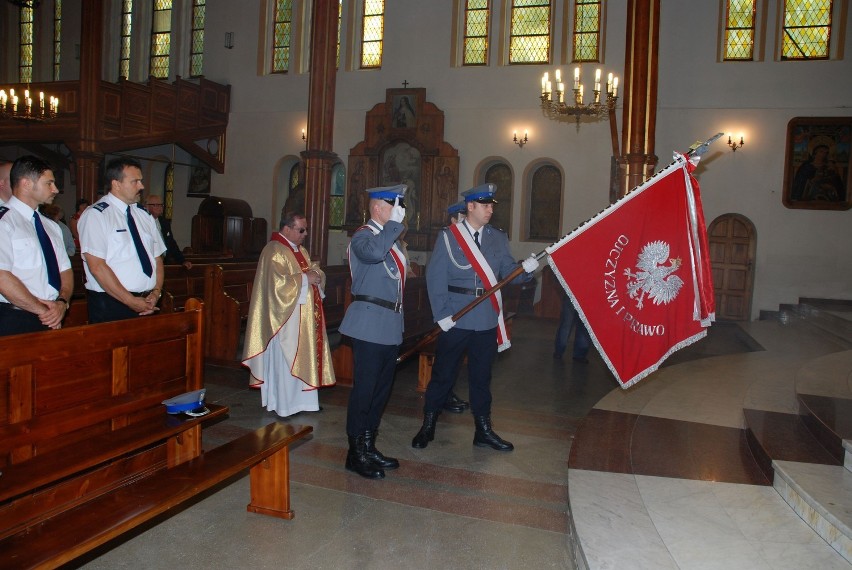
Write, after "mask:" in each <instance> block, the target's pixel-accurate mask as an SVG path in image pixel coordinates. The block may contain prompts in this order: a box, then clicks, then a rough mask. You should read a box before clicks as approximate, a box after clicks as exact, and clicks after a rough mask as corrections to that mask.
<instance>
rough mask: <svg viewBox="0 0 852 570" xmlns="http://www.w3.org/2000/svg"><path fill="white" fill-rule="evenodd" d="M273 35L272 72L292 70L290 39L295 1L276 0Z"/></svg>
mask: <svg viewBox="0 0 852 570" xmlns="http://www.w3.org/2000/svg"><path fill="white" fill-rule="evenodd" d="M273 21H274V23H273V36H272V73H287V71H289V70H290V39H291V38H292V33H293V2H292V1H291V0H275V14H274V17H273Z"/></svg>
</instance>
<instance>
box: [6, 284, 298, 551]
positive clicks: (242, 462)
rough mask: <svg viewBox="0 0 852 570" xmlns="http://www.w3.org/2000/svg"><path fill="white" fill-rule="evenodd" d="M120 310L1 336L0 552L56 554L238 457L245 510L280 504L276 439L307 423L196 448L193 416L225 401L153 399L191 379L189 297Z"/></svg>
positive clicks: (199, 371) (285, 476)
mask: <svg viewBox="0 0 852 570" xmlns="http://www.w3.org/2000/svg"><path fill="white" fill-rule="evenodd" d="M127 324H128V323H127V321H120V322H115V323H104V324H98V325H87V326H80V327H68V328H63V329H60V330H56V331H48V332H40V333H32V334H26V335H16V336H9V337H4V340H3V343H0V394H4V395H5V397H4V398H0V470H2V475H0V561H3V564H2V565H3V566H8V567H15V568H24V567H26V568H29V567H33V566H37V567H55V566H57V565H59V564H62V563H64V562H67V561H68V560H71V559H73V558H75V557H77V556H79V555H80V554H82V553H84V552H86V551H88V550H90V549H91V548H94V547H95V546H97V545H99V544H103V543H104V542H105V541H107V540H109V539H110V538H112V537H115V536H118V535H119V534H121V533H123V532H125V531H126V530H129V529H131V528H133V527H135V526H137V525H139V524H141V523H143V522H145V521H147V520H149V519H150V518H152V517H154V516H156V515H157V514H159V513H162V512H164V511H166V510H167V509H169V508H171V507H172V506H174V505H177V504H179V503H180V502H182V501H185V500H186V499H188V498H190V497H192V496H194V495H196V494H198V493H201V492H203V491H205V490H206V489H209V488H210V487H212V486H213V485H216V484H217V483H218V482H220V481H223V480H225V479H227V478H229V477H231V476H233V475H235V474H237V473H239V472H240V471H242V470H244V469H246V468H252V475H251V483H252V501H251V503H250V505H249V510H251V511H254V512H259V513H264V514H271V515H275V516H280V517H283V518H291V517H292V511H290V508H289V490H288V489H289V487H288V481H289V473H288V466H289V463H288V457H287V453H288V446H289V445H290V444H291V443H293V442H294V441H297V440H298V439H301V438H303V437H305V436H306V435H308V434H309V433H310V432H311V431H312V428H310V427H304V428H303V427H300V426H284V425H280V424H271V425H270V426H267V427H266V428H262V429H261V430H258V431H257V432H255V433H253V434H248V435H246V436H244V437H242V438H240V439H238V440H236V441H234V442H232V443H230V444H228V445H227V446H223V447H222V448H217V449H216V450H213V451H210V452H208V453H205V454H204V455H201V451H202V445H201V423H202V422H203V421H208V420H211V419H216V418H222V417H224V415H225V414H226V413H227V411H228V410H227V408H225V407H224V406H217V405H213V404H209V405H208V406H207V407H208V408H209V409H210V411H211V413H210V414H208V415H206V416H204V417H201V418H184V417H178V416H174V415H167V414H166V413H165V407H164V406H163V405H162V403H161V402H162V400H164V399H166V398H169V397H172V396H175V395H178V394H181V393H184V392H187V391H191V390H196V389H199V388H201V387H202V384H203V363H202V343H201V336H202V330H203V317H202V311H201V306H200V303H199V302H198V301H197V300H195V299H190V300H189V301H187V304H186V310H185V311H184V312H180V313H174V314H169V315H158V316H152V317H148V318H144V319H138V320H137V321H134V322H133V324H134V326H132V327H129V326H127ZM200 455H201V457H199V456H200ZM125 506H126V507H127V509H125V508H124V507H125Z"/></svg>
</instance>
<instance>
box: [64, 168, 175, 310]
mask: <svg viewBox="0 0 852 570" xmlns="http://www.w3.org/2000/svg"><path fill="white" fill-rule="evenodd" d="M104 177H105V178H106V181H107V184H109V193H108V194H107V195H106V196H104V197H103V198H101V200H99V201H98V202H96V203H95V204H93V205H92V206H91V207H89V208H88V209H86V211H85V212H83V214H82V216H80V221H79V223H78V228H79V230H80V252H81V253H82V254H83V261H84V262H85V269H86V294H87V298H88V308H89V322H90V323H102V322H106V321H118V320H122V319H130V318H134V317H138V316H143V315H150V314H152V313H154V312H155V311H156V310H157V301H159V299H160V294H161V293H160V291H161V289H162V286H163V258H162V255H163V253H164V252H165V251H166V245H165V244H164V243H163V238H162V236H161V235H160V232H159V231H157V226H156V224H155V222H154V218H152V217H151V215H150V214H149V213H148V212H146V211H145V210H144V208H142V207H141V206H140V205H139V199H140V197H141V195H142V190H144V189H145V187H144V186H143V185H142V167H141V165H140V164H139V162H138V161H137V160H135V159H132V158H128V157H120V158H115V159H113V160H111V161H110V162H109V163H108V164H107V167H106V172H105V173H104Z"/></svg>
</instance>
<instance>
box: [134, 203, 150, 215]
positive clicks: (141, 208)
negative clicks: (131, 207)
mask: <svg viewBox="0 0 852 570" xmlns="http://www.w3.org/2000/svg"><path fill="white" fill-rule="evenodd" d="M136 207H137V208H139V209H140V210H145V206H143V205H142V202H136ZM145 213H146V214H147V213H148V210H145Z"/></svg>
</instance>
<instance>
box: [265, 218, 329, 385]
mask: <svg viewBox="0 0 852 570" xmlns="http://www.w3.org/2000/svg"><path fill="white" fill-rule="evenodd" d="M272 240H273V241H277V242H278V243H281V244H283V245H284V246H286V247H287V249H288V250H289V251H290V253H292V254H293V257H295V258H296V262H297V263H298V264H299V269H301V270H302V273H307V272H308V271H309V270H310V268H311V266H310V265H309V264H308V260H307V259H305V256H304V255H303V254H302V251H301V248H299V247H296V249H295V250H293V246H292V245H291V244H290V242H289V241H287V238H285V237H284V236H282V235H281V234H280V233H279V232H273V234H272ZM311 288H312V289H313V293H314V294H313V295H311V302H312V307H311V310H312V311H313V313H314V322H315V323H316V327H315V328H314V342H316V345H317V353H316V358H317V362H316V364H317V375H318V378H320V379H322V375H323V369H322V358H323V354H324V351H323V344H324V342H325V338H324V337H323V332H324V331H325V310H324V309H323V305H322V295H321V294H320V290H319V287H318V286H316V285H311Z"/></svg>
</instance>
